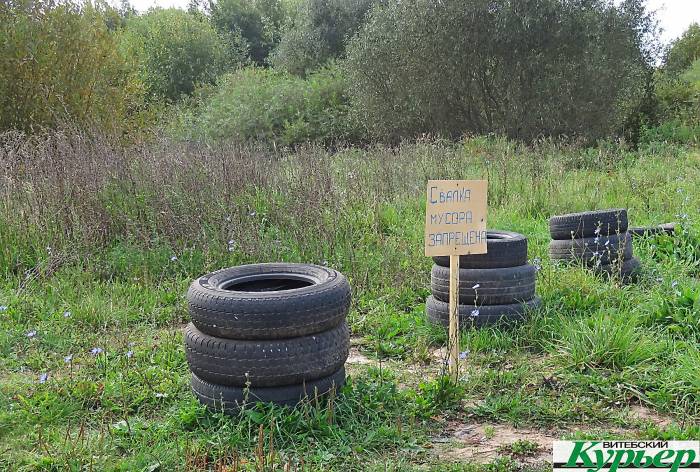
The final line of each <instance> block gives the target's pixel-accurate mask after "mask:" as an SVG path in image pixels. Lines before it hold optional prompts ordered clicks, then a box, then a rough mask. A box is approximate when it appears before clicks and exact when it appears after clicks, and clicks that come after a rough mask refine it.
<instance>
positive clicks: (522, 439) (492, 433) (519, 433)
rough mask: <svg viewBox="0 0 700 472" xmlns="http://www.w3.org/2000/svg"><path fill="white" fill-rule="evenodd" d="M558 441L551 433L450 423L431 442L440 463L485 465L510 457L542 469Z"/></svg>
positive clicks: (556, 436) (504, 426) (487, 425)
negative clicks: (540, 466)
mask: <svg viewBox="0 0 700 472" xmlns="http://www.w3.org/2000/svg"><path fill="white" fill-rule="evenodd" d="M559 438H560V436H559V435H556V434H554V433H552V432H545V431H542V430H538V429H533V428H515V427H513V426H510V425H507V424H489V423H467V424H465V423H450V424H449V425H448V427H447V429H446V431H445V434H444V435H443V436H441V437H439V438H437V439H435V441H434V442H435V443H436V447H435V451H436V453H437V455H438V457H439V458H440V459H441V460H451V461H456V462H468V463H476V464H486V463H490V462H493V460H494V459H496V458H497V457H499V456H511V457H513V459H515V460H517V461H518V462H520V463H521V464H523V465H545V464H549V463H551V462H552V441H555V440H557V439H559ZM519 446H520V447H519ZM523 446H525V447H523ZM523 449H524V450H523Z"/></svg>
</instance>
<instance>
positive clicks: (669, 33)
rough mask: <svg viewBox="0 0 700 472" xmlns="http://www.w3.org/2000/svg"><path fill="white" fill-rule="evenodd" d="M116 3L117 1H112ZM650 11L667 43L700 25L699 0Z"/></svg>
mask: <svg viewBox="0 0 700 472" xmlns="http://www.w3.org/2000/svg"><path fill="white" fill-rule="evenodd" d="M130 1H131V4H132V5H133V6H134V7H135V8H136V9H137V10H140V11H144V10H148V9H149V8H150V7H152V6H160V7H180V8H187V3H188V0H130ZM112 2H113V3H118V0H112ZM647 6H648V8H649V9H650V10H657V11H658V18H659V21H660V23H661V27H662V28H663V29H664V33H663V36H662V39H663V40H664V42H668V41H670V40H672V39H675V38H677V37H678V36H680V35H681V34H682V33H683V31H685V30H686V28H688V26H689V25H690V24H691V23H693V22H696V23H700V0H647Z"/></svg>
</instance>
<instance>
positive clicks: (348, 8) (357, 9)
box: [271, 0, 378, 76]
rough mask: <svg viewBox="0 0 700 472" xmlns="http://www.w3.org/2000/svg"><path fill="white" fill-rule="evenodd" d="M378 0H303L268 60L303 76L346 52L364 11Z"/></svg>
mask: <svg viewBox="0 0 700 472" xmlns="http://www.w3.org/2000/svg"><path fill="white" fill-rule="evenodd" d="M377 2H378V0H304V1H303V2H302V3H300V5H299V6H298V7H297V8H298V11H297V14H296V16H295V18H294V20H293V21H292V23H291V25H290V26H289V27H287V29H286V30H285V32H284V34H283V35H282V41H281V42H280V44H279V46H278V47H277V49H276V50H275V52H274V53H273V55H272V59H271V62H272V63H273V64H274V65H275V66H277V67H279V68H282V69H285V70H286V71H287V72H290V73H292V74H295V75H299V76H304V75H305V74H306V73H308V72H311V71H313V70H315V69H317V68H319V67H320V66H322V65H323V64H325V63H326V62H328V60H329V59H333V58H340V57H343V56H344V55H345V46H346V44H347V42H348V40H349V39H350V38H351V37H352V36H354V35H355V33H356V32H357V30H358V29H359V28H360V26H361V25H362V23H363V22H364V20H365V16H366V15H367V12H368V11H369V10H370V8H371V7H372V5H373V4H375V3H377Z"/></svg>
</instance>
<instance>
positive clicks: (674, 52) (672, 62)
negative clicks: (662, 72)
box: [664, 23, 700, 74]
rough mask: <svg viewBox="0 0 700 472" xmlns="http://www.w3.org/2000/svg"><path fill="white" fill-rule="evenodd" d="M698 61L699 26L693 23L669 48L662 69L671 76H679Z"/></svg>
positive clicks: (699, 44)
mask: <svg viewBox="0 0 700 472" xmlns="http://www.w3.org/2000/svg"><path fill="white" fill-rule="evenodd" d="M698 59H700V25H698V24H697V23H693V24H692V25H690V27H689V28H688V29H687V30H686V31H685V33H683V35H682V36H681V37H680V38H678V39H677V40H675V41H674V42H673V43H672V44H671V46H670V47H669V49H668V51H667V53H666V58H665V61H664V68H665V69H666V70H667V71H668V72H670V73H672V74H680V73H682V72H684V71H685V70H687V69H688V68H690V66H691V65H692V64H693V62H695V61H696V60H698Z"/></svg>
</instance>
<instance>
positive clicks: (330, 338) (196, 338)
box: [185, 323, 350, 387]
mask: <svg viewBox="0 0 700 472" xmlns="http://www.w3.org/2000/svg"><path fill="white" fill-rule="evenodd" d="M185 346H186V353H187V362H188V363H189V366H190V369H191V370H192V372H193V373H195V374H196V375H197V377H199V378H200V379H202V380H206V381H208V382H212V383H215V384H220V385H233V386H236V387H244V386H245V385H246V383H247V382H250V386H252V387H279V386H283V385H294V384H300V383H302V382H304V381H309V380H316V379H320V378H321V377H326V376H328V375H330V374H332V373H333V372H335V371H336V370H338V369H340V368H341V367H342V366H343V364H345V361H346V360H347V358H348V353H349V351H350V331H349V330H348V325H347V324H346V323H342V324H340V325H338V326H336V327H335V328H333V329H331V330H329V331H325V332H323V333H317V334H312V335H309V336H302V337H298V338H290V339H276V340H270V341H251V340H234V339H224V338H215V337H213V336H209V335H208V334H204V333H202V332H201V331H199V330H198V329H197V328H196V327H195V326H194V325H193V324H192V323H190V324H188V325H187V328H186V329H185ZM246 374H247V375H246Z"/></svg>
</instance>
